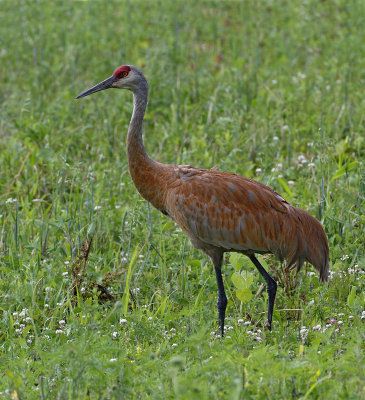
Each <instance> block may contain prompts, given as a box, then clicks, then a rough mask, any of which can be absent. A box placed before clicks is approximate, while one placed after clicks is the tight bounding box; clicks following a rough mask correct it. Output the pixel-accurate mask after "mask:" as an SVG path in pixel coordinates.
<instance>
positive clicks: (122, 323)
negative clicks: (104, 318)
mask: <svg viewBox="0 0 365 400" xmlns="http://www.w3.org/2000/svg"><path fill="white" fill-rule="evenodd" d="M127 322H128V321H127V320H126V319H125V318H121V319H120V320H119V323H120V324H121V325H126V324H127Z"/></svg>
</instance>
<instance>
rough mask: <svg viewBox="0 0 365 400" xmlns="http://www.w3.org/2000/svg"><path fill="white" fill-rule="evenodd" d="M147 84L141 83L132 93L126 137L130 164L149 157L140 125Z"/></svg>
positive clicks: (145, 102) (144, 107) (145, 100)
mask: <svg viewBox="0 0 365 400" xmlns="http://www.w3.org/2000/svg"><path fill="white" fill-rule="evenodd" d="M147 98H148V83H147V81H145V82H141V84H140V85H139V86H138V88H137V89H136V90H135V91H133V100H134V101H133V114H132V118H131V121H130V124H129V129H128V136H127V153H128V160H129V162H132V161H133V159H134V158H136V157H137V158H138V159H139V158H140V157H142V158H144V159H146V161H147V160H148V159H149V156H148V154H147V152H146V149H145V147H144V145H143V139H142V125H143V118H144V114H145V111H146V107H147Z"/></svg>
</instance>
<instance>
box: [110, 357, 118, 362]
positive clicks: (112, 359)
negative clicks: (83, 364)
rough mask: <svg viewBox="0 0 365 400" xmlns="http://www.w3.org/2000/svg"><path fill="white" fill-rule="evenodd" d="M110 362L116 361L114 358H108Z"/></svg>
mask: <svg viewBox="0 0 365 400" xmlns="http://www.w3.org/2000/svg"><path fill="white" fill-rule="evenodd" d="M109 361H110V362H116V361H118V360H117V359H116V358H111V359H110V360H109Z"/></svg>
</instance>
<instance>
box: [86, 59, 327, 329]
mask: <svg viewBox="0 0 365 400" xmlns="http://www.w3.org/2000/svg"><path fill="white" fill-rule="evenodd" d="M128 68H129V70H128ZM119 70H123V74H122V75H123V76H121V75H120V74H116V73H114V74H113V75H112V76H111V77H110V78H108V79H106V80H105V81H103V82H101V83H100V84H98V85H96V86H94V87H93V88H91V89H89V90H87V91H86V92H84V93H82V94H81V95H80V96H78V97H82V96H86V95H88V94H91V93H94V92H96V91H99V90H103V89H107V88H111V87H115V88H126V89H129V90H131V91H133V94H134V109H133V115H132V119H131V122H130V126H129V130H128V138H127V153H128V163H129V170H130V173H131V176H132V179H133V182H134V184H135V186H136V188H137V190H138V191H139V193H140V194H141V195H142V196H143V197H144V198H145V199H146V200H147V201H149V202H150V203H151V204H152V205H153V206H154V207H156V208H157V209H158V210H160V211H161V212H163V213H164V214H165V215H167V216H169V217H170V218H172V219H173V220H174V221H175V222H176V223H177V224H178V225H179V226H180V227H181V229H182V230H183V231H184V232H185V233H186V234H187V235H188V237H189V238H190V240H191V242H192V243H193V245H194V246H195V247H196V248H198V249H201V250H202V251H204V252H205V253H206V254H207V255H209V256H210V257H211V259H212V261H213V264H214V268H215V272H216V277H217V284H218V303H217V306H218V311H219V322H220V327H221V332H222V335H223V332H224V318H225V310H226V305H227V298H226V295H225V291H224V287H223V281H222V275H221V265H222V258H223V254H224V253H225V252H230V251H235V252H240V253H243V254H245V255H247V256H248V257H249V258H250V259H251V260H252V262H253V263H254V265H255V266H256V267H257V269H258V270H259V272H260V273H261V275H262V276H263V277H264V279H265V281H266V283H267V290H268V294H269V305H268V321H267V324H268V327H269V328H270V329H271V320H272V312H273V307H274V299H275V295H276V288H277V284H276V282H275V280H274V279H272V278H271V276H270V275H269V274H268V273H267V272H266V271H265V269H264V268H263V267H262V266H261V265H260V263H259V261H258V260H257V258H256V257H255V253H258V254H265V253H272V254H274V255H275V256H276V257H277V258H278V259H279V260H280V261H285V262H286V265H287V266H289V267H292V266H296V267H297V268H298V269H299V268H300V267H301V265H302V264H303V262H304V261H308V262H309V263H311V264H312V265H313V266H314V267H315V269H316V270H317V271H318V273H319V275H320V279H321V280H322V281H326V280H327V278H328V269H329V248H328V242H327V237H326V234H325V232H324V230H323V228H322V225H321V224H320V223H319V222H318V221H317V220H316V219H315V218H314V217H312V216H311V215H310V214H308V213H307V212H306V211H304V210H301V209H299V208H296V207H294V206H292V205H290V204H289V203H288V202H287V201H286V200H285V199H284V198H283V197H282V196H280V195H279V194H278V193H276V192H275V191H274V190H272V189H271V188H269V187H268V186H266V185H264V184H262V183H259V182H256V181H254V180H252V179H247V178H244V177H242V176H239V175H236V174H231V173H227V172H221V171H217V170H216V169H215V168H213V169H210V170H206V169H199V168H194V167H191V166H186V165H167V164H161V163H159V162H156V161H154V160H152V159H151V158H150V157H149V156H148V154H147V153H146V150H145V148H144V146H143V141H142V121H143V117H144V113H145V109H146V106H147V96H148V84H147V81H146V79H145V77H144V76H143V74H142V72H141V71H140V70H139V69H138V68H136V67H134V66H131V65H130V66H122V67H119V68H118V69H117V70H116V71H119ZM126 71H127V72H126ZM126 74H127V75H126ZM119 76H121V77H120V78H119Z"/></svg>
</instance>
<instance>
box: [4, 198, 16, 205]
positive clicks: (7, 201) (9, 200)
mask: <svg viewBox="0 0 365 400" xmlns="http://www.w3.org/2000/svg"><path fill="white" fill-rule="evenodd" d="M9 203H16V199H12V198H11V197H9V198H8V199H7V200H6V202H5V204H9Z"/></svg>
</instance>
